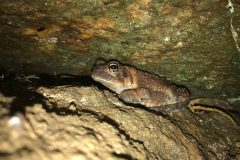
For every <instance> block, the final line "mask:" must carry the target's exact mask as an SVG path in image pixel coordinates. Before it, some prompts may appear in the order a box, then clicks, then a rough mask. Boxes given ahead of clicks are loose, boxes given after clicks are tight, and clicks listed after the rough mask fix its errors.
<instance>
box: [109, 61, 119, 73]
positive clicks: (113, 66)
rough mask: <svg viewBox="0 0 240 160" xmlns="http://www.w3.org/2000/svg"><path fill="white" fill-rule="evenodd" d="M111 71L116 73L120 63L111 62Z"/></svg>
mask: <svg viewBox="0 0 240 160" xmlns="http://www.w3.org/2000/svg"><path fill="white" fill-rule="evenodd" d="M108 69H109V71H111V72H112V73H115V72H117V71H118V64H117V63H110V64H109V66H108Z"/></svg>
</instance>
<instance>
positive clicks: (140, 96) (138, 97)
mask: <svg viewBox="0 0 240 160" xmlns="http://www.w3.org/2000/svg"><path fill="white" fill-rule="evenodd" d="M119 98H120V99H122V100H123V101H124V102H127V103H138V104H143V101H145V100H147V99H151V93H150V91H149V90H148V89H146V88H136V89H128V90H125V91H123V92H121V93H120V95H119ZM143 105H144V104H143Z"/></svg>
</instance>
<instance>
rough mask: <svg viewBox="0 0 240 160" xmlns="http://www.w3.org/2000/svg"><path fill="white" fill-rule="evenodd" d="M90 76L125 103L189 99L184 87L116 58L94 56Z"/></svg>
mask: <svg viewBox="0 0 240 160" xmlns="http://www.w3.org/2000/svg"><path fill="white" fill-rule="evenodd" d="M92 78H93V79H94V80H95V81H98V82H100V83H102V84H103V85H104V86H106V87H107V88H109V89H111V90H112V91H114V92H116V93H117V94H118V95H119V98H120V99H122V100H123V101H125V102H127V103H135V104H142V105H145V106H147V107H158V106H168V105H173V104H177V103H182V102H184V101H187V100H189V92H188V90H187V89H186V88H184V87H179V86H177V85H176V84H175V83H173V82H171V81H168V80H167V79H165V78H160V77H159V76H157V75H154V74H151V73H148V72H145V71H142V70H139V69H137V68H135V67H132V66H128V65H123V64H121V63H119V62H118V61H109V62H105V61H103V60H98V61H97V62H96V64H95V66H94V68H93V71H92Z"/></svg>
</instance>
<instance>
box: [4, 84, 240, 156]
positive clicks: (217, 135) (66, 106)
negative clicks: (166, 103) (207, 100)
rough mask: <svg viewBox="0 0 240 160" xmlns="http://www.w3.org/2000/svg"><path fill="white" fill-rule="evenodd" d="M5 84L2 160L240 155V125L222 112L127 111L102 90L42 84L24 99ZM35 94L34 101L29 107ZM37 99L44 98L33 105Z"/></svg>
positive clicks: (139, 109)
mask: <svg viewBox="0 0 240 160" xmlns="http://www.w3.org/2000/svg"><path fill="white" fill-rule="evenodd" d="M15 83H17V82H15ZM7 84H8V85H9V83H8V82H7V83H6V82H4V83H2V84H1V87H0V89H1V92H2V93H3V94H4V95H7V96H4V95H3V94H2V95H1V97H0V99H1V103H0V104H1V107H0V108H1V110H0V114H1V121H0V134H1V138H0V144H1V148H0V153H1V154H0V156H1V159H4V160H5V159H24V160H26V159H150V160H152V159H169V160H170V159H236V158H237V156H239V152H240V150H239V142H240V137H239V132H240V128H237V127H236V126H233V125H232V124H231V122H230V121H229V120H228V119H226V118H225V117H223V116H221V115H220V114H216V113H210V114H203V115H194V114H192V113H191V112H189V111H188V110H187V109H186V108H185V107H183V108H181V109H179V110H168V111H166V112H165V113H160V112H158V111H155V110H149V109H148V108H145V107H143V106H135V107H133V106H127V105H125V104H123V103H122V102H121V101H119V100H118V98H117V97H116V96H115V95H113V94H112V93H110V92H109V91H104V92H102V91H100V90H99V89H97V88H96V87H77V86H65V85H63V86H58V87H53V86H52V87H40V88H38V89H37V90H36V92H33V91H31V90H32V89H31V88H30V87H26V89H25V91H24V90H23V89H22V90H21V91H19V93H18V95H10V93H13V91H14V90H12V91H11V92H9V90H6V89H5V90H4V89H3V88H4V87H3V86H6V85H7ZM21 85H22V84H21V83H20V84H17V85H16V86H18V87H20V86H21ZM9 86H10V85H9ZM13 87H14V86H10V88H13ZM29 89H30V93H31V95H32V98H31V99H32V102H31V103H28V104H25V103H23V102H25V100H24V99H28V98H29V97H30V96H29V95H27V94H26V93H27V92H29V91H27V90H29ZM14 92H15V91H14ZM22 93H25V94H22ZM26 95H27V96H26ZM34 97H35V98H36V97H38V98H39V99H38V100H35V103H33V101H34V100H33V99H35V98H34ZM19 99H21V100H19ZM20 102H21V103H20ZM26 102H29V100H27V101H26ZM23 104H25V106H22V107H23V108H24V111H22V112H20V111H19V112H15V113H14V114H12V115H11V116H9V112H10V111H11V110H12V106H15V105H17V106H18V107H20V106H21V105H23Z"/></svg>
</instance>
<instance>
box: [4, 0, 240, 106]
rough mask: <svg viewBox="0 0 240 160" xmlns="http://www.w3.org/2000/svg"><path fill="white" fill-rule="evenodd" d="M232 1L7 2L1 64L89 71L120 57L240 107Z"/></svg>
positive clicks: (15, 68)
mask: <svg viewBox="0 0 240 160" xmlns="http://www.w3.org/2000/svg"><path fill="white" fill-rule="evenodd" d="M239 16H240V5H239V2H238V1H236V0H229V1H228V0H209V1H199V0H197V1H190V0H183V1H177V0H171V1H158V0H133V1H125V0H122V1H118V0H117V1H115V0H101V1H99V0H83V1H79V0H68V1H59V0H45V1H36V0H33V1H31V2H29V1H26V0H11V1H7V2H4V3H1V6H0V36H1V39H2V40H1V41H0V54H1V56H0V61H1V63H0V68H3V69H5V70H6V71H7V72H8V71H12V72H25V73H26V72H31V73H35V74H36V73H47V74H51V75H55V74H61V73H67V74H74V75H86V74H87V75H89V72H90V69H91V68H92V65H93V63H94V61H95V60H96V59H97V58H99V57H102V58H105V59H112V58H115V59H118V60H119V61H122V62H125V63H128V64H133V65H135V66H137V67H139V68H141V69H144V70H147V71H150V72H154V73H156V74H159V75H162V76H165V77H168V78H169V79H171V80H174V81H175V82H179V83H180V84H184V85H187V87H189V88H190V89H191V91H192V93H193V94H194V95H196V96H202V95H210V96H218V97H224V98H226V99H227V98H229V99H230V100H231V101H233V102H234V103H237V102H238V104H239V90H240V85H239V79H240V77H239V76H240V73H239V72H240V64H239V62H240V58H239V52H240V49H239V45H240V44H239V43H240V41H239V31H240V28H239V26H240V17H239Z"/></svg>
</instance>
